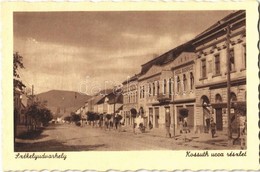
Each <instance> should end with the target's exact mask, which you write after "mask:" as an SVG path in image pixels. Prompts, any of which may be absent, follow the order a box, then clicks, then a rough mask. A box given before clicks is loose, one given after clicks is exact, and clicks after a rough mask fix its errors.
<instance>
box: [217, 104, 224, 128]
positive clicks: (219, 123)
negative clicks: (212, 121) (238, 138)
mask: <svg viewBox="0 0 260 172" xmlns="http://www.w3.org/2000/svg"><path fill="white" fill-rule="evenodd" d="M216 127H217V130H220V131H222V130H223V115H222V108H217V109H216Z"/></svg>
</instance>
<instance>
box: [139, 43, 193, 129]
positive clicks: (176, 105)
mask: <svg viewBox="0 0 260 172" xmlns="http://www.w3.org/2000/svg"><path fill="white" fill-rule="evenodd" d="M194 59H195V54H194V53H193V47H192V45H191V44H190V43H185V44H183V45H180V46H178V47H176V48H174V49H172V50H170V51H168V52H166V53H164V54H163V55H161V56H159V57H157V58H155V59H153V60H151V61H149V62H147V63H146V64H144V65H142V71H141V75H140V77H139V78H138V82H139V84H138V85H139V87H138V93H139V101H138V106H139V108H140V109H143V114H144V115H143V116H144V117H146V118H148V121H150V122H151V123H152V124H153V125H154V127H155V128H160V127H164V126H165V125H168V126H169V125H171V126H172V124H175V127H176V128H177V126H178V125H177V124H178V122H179V119H181V118H179V117H180V113H179V111H180V109H188V110H189V114H187V115H188V121H189V125H190V126H192V127H193V126H194V104H195V92H194V88H195V87H194ZM181 120H183V119H181Z"/></svg>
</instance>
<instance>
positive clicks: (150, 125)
mask: <svg viewBox="0 0 260 172" xmlns="http://www.w3.org/2000/svg"><path fill="white" fill-rule="evenodd" d="M152 128H153V124H152V122H151V120H149V129H150V130H151V129H152Z"/></svg>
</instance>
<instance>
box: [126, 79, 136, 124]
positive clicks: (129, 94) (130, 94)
mask: <svg viewBox="0 0 260 172" xmlns="http://www.w3.org/2000/svg"><path fill="white" fill-rule="evenodd" d="M122 85H123V87H122V95H123V117H124V119H125V124H126V125H132V124H133V115H136V114H137V112H138V108H139V107H138V99H139V97H138V75H134V76H132V77H130V78H129V79H128V80H126V81H124V82H123V83H122Z"/></svg>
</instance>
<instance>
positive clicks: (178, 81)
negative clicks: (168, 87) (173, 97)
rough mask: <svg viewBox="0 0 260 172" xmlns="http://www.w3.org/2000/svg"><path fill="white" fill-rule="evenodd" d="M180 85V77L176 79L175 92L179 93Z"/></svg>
mask: <svg viewBox="0 0 260 172" xmlns="http://www.w3.org/2000/svg"><path fill="white" fill-rule="evenodd" d="M180 84H181V80H180V77H179V76H178V77H177V92H180Z"/></svg>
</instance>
